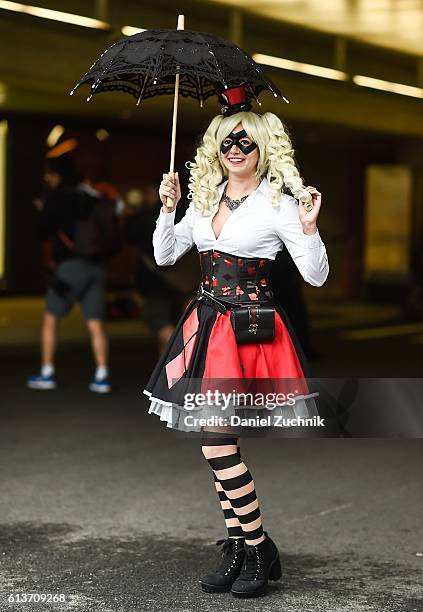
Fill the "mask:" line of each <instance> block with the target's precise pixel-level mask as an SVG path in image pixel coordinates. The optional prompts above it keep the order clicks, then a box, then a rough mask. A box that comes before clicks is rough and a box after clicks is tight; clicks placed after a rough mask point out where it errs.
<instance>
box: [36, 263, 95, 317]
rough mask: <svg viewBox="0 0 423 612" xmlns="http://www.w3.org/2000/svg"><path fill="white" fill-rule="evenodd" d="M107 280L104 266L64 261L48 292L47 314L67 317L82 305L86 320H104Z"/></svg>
mask: <svg viewBox="0 0 423 612" xmlns="http://www.w3.org/2000/svg"><path fill="white" fill-rule="evenodd" d="M105 280H106V272H105V268H104V266H103V265H102V264H99V263H94V262H91V261H86V260H84V259H78V258H72V259H66V260H65V261H62V262H61V263H60V264H59V265H58V266H57V268H56V272H55V276H54V278H53V281H52V284H51V286H50V288H49V290H48V292H47V312H49V313H50V314H52V315H55V316H56V317H64V316H66V315H67V314H68V313H69V312H70V310H71V309H72V308H73V306H74V305H75V303H76V302H79V303H80V304H81V308H82V312H83V315H84V318H85V320H90V319H100V320H101V319H103V318H104V302H105V290H104V285H105Z"/></svg>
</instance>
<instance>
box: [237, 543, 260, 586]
mask: <svg viewBox="0 0 423 612" xmlns="http://www.w3.org/2000/svg"><path fill="white" fill-rule="evenodd" d="M260 571H261V560H260V555H259V551H258V549H257V546H248V547H246V554H245V561H244V566H243V568H242V573H241V575H240V576H239V579H240V580H257V579H258V577H259V574H260Z"/></svg>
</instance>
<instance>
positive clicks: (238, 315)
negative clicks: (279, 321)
mask: <svg viewBox="0 0 423 612" xmlns="http://www.w3.org/2000/svg"><path fill="white" fill-rule="evenodd" d="M231 323H232V327H233V330H234V332H235V338H236V341H237V344H258V343H261V342H272V341H273V340H274V339H275V308H274V307H273V306H264V305H263V304H246V305H245V306H244V305H243V306H240V305H236V306H235V308H232V309H231Z"/></svg>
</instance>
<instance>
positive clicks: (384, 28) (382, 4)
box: [214, 0, 423, 55]
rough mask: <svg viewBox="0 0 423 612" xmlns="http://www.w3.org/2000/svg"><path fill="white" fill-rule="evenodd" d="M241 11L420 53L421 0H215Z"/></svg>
mask: <svg viewBox="0 0 423 612" xmlns="http://www.w3.org/2000/svg"><path fill="white" fill-rule="evenodd" d="M214 1H215V2H218V3H220V4H225V5H228V6H233V7H239V8H242V9H243V10H244V11H248V12H251V13H255V14H257V15H261V16H263V17H269V18H271V19H277V20H280V21H283V22H286V23H292V24H296V25H300V26H306V27H309V28H313V29H315V30H320V31H324V32H330V33H332V34H343V35H345V36H348V37H351V38H355V39H357V40H361V41H365V42H368V43H371V44H375V45H381V46H384V47H389V48H392V49H395V50H398V51H404V52H406V53H412V54H415V55H423V0H261V1H260V0H214Z"/></svg>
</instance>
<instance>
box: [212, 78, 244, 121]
mask: <svg viewBox="0 0 423 612" xmlns="http://www.w3.org/2000/svg"><path fill="white" fill-rule="evenodd" d="M219 97H220V100H221V102H222V103H223V106H222V113H223V115H224V116H225V117H229V115H234V114H235V113H241V112H243V111H249V110H251V102H250V100H248V99H247V95H246V91H245V87H244V86H243V85H237V86H236V87H231V88H229V89H224V90H221V91H220V92H219Z"/></svg>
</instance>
